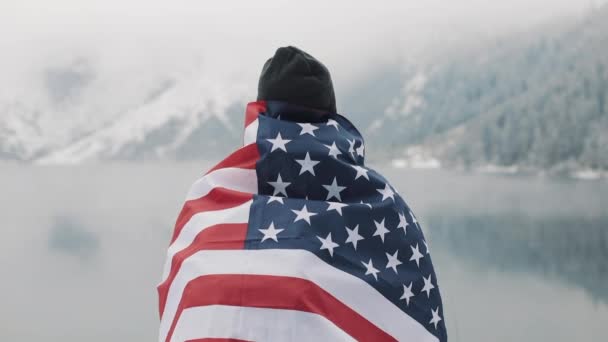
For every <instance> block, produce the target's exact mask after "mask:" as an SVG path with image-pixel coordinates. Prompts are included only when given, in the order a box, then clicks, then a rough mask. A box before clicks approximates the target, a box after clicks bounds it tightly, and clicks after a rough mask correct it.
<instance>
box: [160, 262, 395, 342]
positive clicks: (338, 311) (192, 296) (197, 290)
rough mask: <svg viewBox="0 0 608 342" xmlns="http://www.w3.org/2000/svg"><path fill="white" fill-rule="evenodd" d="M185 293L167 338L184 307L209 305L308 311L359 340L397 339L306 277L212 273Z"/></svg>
mask: <svg viewBox="0 0 608 342" xmlns="http://www.w3.org/2000/svg"><path fill="white" fill-rule="evenodd" d="M269 289H272V291H269ZM184 294H185V296H184V297H183V298H182V300H181V302H180V304H179V307H178V311H177V314H176V316H175V319H174V320H173V325H172V329H171V330H169V336H168V337H169V338H168V339H167V341H169V340H170V337H171V334H172V330H173V327H175V325H176V323H177V321H179V319H180V315H181V313H182V312H183V311H184V310H187V309H189V308H192V307H198V306H209V305H234V306H246V307H258V308H268V309H282V310H298V311H305V312H310V313H314V314H318V315H321V316H323V317H325V318H326V319H328V320H329V321H331V322H332V323H334V324H335V325H336V326H337V327H339V328H340V329H342V330H343V331H344V332H346V333H347V334H348V335H350V336H352V337H353V338H354V339H356V340H357V341H395V339H394V338H392V337H391V336H389V335H388V334H387V333H386V332H384V331H382V330H380V329H378V327H376V326H375V325H373V324H372V323H370V322H369V321H368V320H366V319H365V318H363V317H362V316H361V315H359V314H358V313H357V312H355V311H353V310H352V309H351V308H349V307H348V306H346V305H344V304H343V303H341V302H340V301H339V300H337V299H336V298H335V297H333V296H332V295H331V294H329V293H327V292H326V291H324V290H323V289H321V288H320V287H318V286H317V285H316V284H314V283H312V282H310V281H309V280H305V279H300V278H292V277H277V276H265V275H235V274H228V275H208V276H202V277H199V278H197V279H195V280H193V281H191V282H190V283H188V285H187V286H186V288H185V289H184ZM244 328H245V329H247V327H244Z"/></svg>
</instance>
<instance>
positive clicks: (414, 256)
mask: <svg viewBox="0 0 608 342" xmlns="http://www.w3.org/2000/svg"><path fill="white" fill-rule="evenodd" d="M410 248H411V249H412V257H411V258H410V261H416V266H418V267H420V259H422V258H424V255H422V253H420V250H419V249H418V244H416V247H414V246H410Z"/></svg>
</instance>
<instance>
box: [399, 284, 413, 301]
mask: <svg viewBox="0 0 608 342" xmlns="http://www.w3.org/2000/svg"><path fill="white" fill-rule="evenodd" d="M412 297H414V293H413V292H412V282H410V284H409V285H408V286H405V284H403V294H402V295H401V297H400V298H399V299H405V306H410V298H412Z"/></svg>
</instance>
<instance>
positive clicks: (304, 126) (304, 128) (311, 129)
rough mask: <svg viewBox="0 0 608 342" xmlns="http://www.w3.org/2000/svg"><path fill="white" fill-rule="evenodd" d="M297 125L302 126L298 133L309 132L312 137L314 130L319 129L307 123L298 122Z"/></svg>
mask: <svg viewBox="0 0 608 342" xmlns="http://www.w3.org/2000/svg"><path fill="white" fill-rule="evenodd" d="M298 125H299V126H300V127H301V128H302V130H301V131H300V135H304V134H310V135H312V136H313V137H314V136H315V131H316V130H318V129H319V127H317V126H315V125H311V124H309V123H299V124H298Z"/></svg>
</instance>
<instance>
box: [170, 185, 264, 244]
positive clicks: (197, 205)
mask: <svg viewBox="0 0 608 342" xmlns="http://www.w3.org/2000/svg"><path fill="white" fill-rule="evenodd" d="M252 198H253V195H252V194H250V193H245V192H240V191H235V190H230V189H226V188H221V187H218V188H214V189H213V190H211V191H209V193H208V194H207V195H206V196H204V197H201V198H199V199H196V200H191V201H187V202H186V203H185V204H184V206H183V208H182V211H181V212H180V213H179V216H178V217H177V222H176V223H175V229H174V231H173V237H172V238H171V243H173V242H175V240H176V239H177V237H178V236H179V234H180V233H181V231H182V230H183V229H184V227H185V226H186V225H187V224H188V223H189V222H190V221H191V219H192V217H194V216H196V215H197V214H201V213H204V212H209V211H218V210H224V209H230V208H233V207H236V206H239V205H241V204H243V203H246V202H247V201H250V200H251V199H252ZM243 222H247V221H243Z"/></svg>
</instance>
